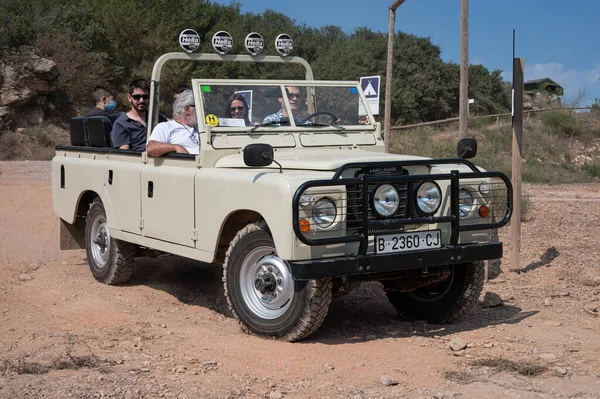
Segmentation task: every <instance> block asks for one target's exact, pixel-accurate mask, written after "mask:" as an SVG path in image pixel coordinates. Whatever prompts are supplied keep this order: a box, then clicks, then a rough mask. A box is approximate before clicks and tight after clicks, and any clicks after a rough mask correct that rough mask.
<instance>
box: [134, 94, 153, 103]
mask: <svg viewBox="0 0 600 399" xmlns="http://www.w3.org/2000/svg"><path fill="white" fill-rule="evenodd" d="M130 95H131V98H133V99H134V100H135V101H140V98H143V99H144V100H147V99H149V98H150V94H130Z"/></svg>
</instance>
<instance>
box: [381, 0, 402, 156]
mask: <svg viewBox="0 0 600 399" xmlns="http://www.w3.org/2000/svg"><path fill="white" fill-rule="evenodd" d="M405 1H406V0H396V1H394V2H393V3H392V5H391V6H390V17H389V18H390V19H389V26H388V48H387V66H386V73H385V111H384V112H385V115H384V116H383V124H384V130H383V141H384V144H385V152H390V141H391V137H390V136H391V134H390V132H391V130H390V128H391V127H392V126H391V124H392V115H391V113H392V63H393V62H392V59H393V57H392V55H393V52H394V36H395V33H394V30H395V29H394V25H395V23H396V9H397V8H398V7H400V6H401V5H402V3H404V2H405Z"/></svg>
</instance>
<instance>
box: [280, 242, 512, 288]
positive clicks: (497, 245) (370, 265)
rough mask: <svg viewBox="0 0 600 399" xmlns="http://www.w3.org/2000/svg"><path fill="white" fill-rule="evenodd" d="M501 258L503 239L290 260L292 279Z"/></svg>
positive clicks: (378, 272)
mask: <svg viewBox="0 0 600 399" xmlns="http://www.w3.org/2000/svg"><path fill="white" fill-rule="evenodd" d="M500 258H502V243H501V242H489V243H484V244H464V245H447V246H445V247H443V248H437V249H430V250H426V251H414V252H400V253H395V254H383V255H356V256H344V257H338V258H326V259H312V260H303V261H289V262H288V263H289V264H290V266H291V269H292V276H293V277H294V280H299V281H305V280H312V279H316V278H326V277H330V278H333V277H344V276H346V277H350V276H360V277H363V276H365V277H367V278H368V276H369V275H376V274H382V273H393V272H398V271H403V270H415V269H424V268H427V267H435V266H445V265H452V264H459V263H468V262H475V261H479V260H487V259H500Z"/></svg>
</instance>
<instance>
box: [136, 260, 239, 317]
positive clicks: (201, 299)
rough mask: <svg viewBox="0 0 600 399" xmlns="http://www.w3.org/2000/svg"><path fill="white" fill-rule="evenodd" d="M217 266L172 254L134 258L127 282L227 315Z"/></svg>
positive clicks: (221, 271)
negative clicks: (133, 266)
mask: <svg viewBox="0 0 600 399" xmlns="http://www.w3.org/2000/svg"><path fill="white" fill-rule="evenodd" d="M222 274H223V268H222V267H221V266H219V265H214V264H210V263H203V262H198V261H195V260H192V259H187V258H182V257H179V256H175V255H162V256H159V257H156V258H136V261H135V269H134V271H133V274H132V276H131V280H130V281H129V284H130V285H145V286H147V287H150V288H153V289H155V290H160V291H164V292H166V293H168V294H170V295H172V296H173V297H175V298H177V299H178V300H179V301H180V302H182V303H185V304H187V305H192V306H201V307H205V308H208V309H210V310H212V311H215V312H217V313H221V314H223V315H226V316H230V315H229V310H228V308H227V301H226V300H225V293H224V289H223V283H222V282H221V276H222Z"/></svg>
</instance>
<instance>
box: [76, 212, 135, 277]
mask: <svg viewBox="0 0 600 399" xmlns="http://www.w3.org/2000/svg"><path fill="white" fill-rule="evenodd" d="M85 252H86V255H87V261H88V265H89V266H90V270H91V271H92V274H93V275H94V278H95V279H96V280H98V281H100V282H102V283H105V284H110V285H115V284H123V283H126V282H127V281H129V278H130V277H131V273H132V272H133V263H134V255H135V246H134V245H133V244H130V243H128V242H124V241H120V240H117V239H114V238H112V237H111V236H110V231H109V230H108V224H107V222H106V212H105V210H104V205H103V204H102V202H94V203H92V206H90V210H89V211H88V214H87V221H86V225H85Z"/></svg>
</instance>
